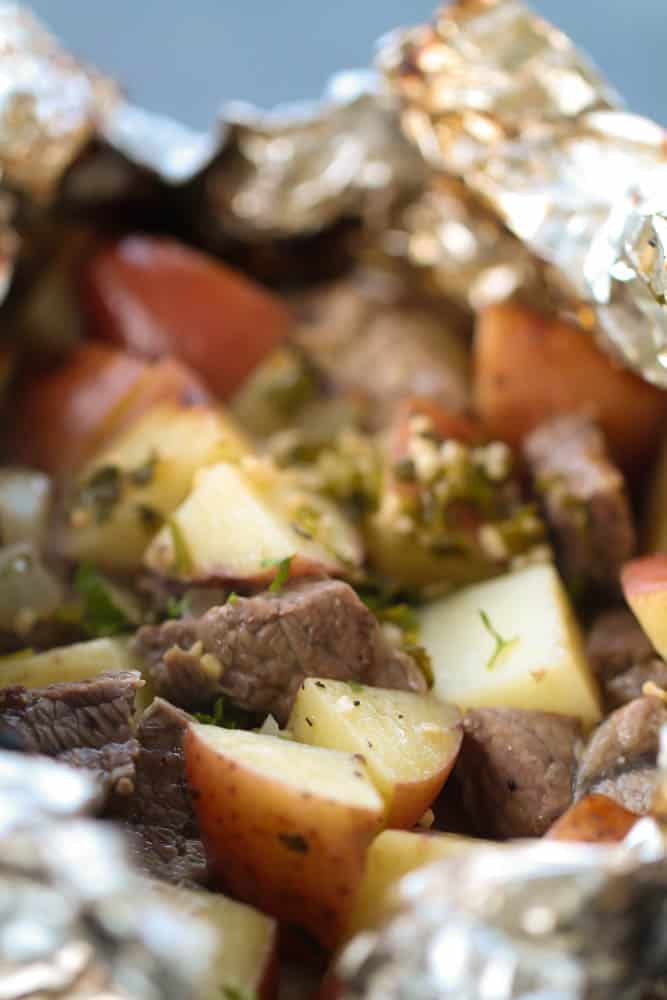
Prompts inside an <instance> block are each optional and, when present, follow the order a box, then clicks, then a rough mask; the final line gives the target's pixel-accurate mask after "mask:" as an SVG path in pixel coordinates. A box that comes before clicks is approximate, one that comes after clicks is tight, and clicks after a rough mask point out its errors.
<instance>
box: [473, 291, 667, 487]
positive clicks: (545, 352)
mask: <svg viewBox="0 0 667 1000" xmlns="http://www.w3.org/2000/svg"><path fill="white" fill-rule="evenodd" d="M474 358H475V381H474V384H475V395H476V400H475V403H476V410H477V412H478V414H479V417H480V419H481V421H482V423H483V425H484V427H485V429H486V430H487V432H488V434H489V436H490V437H493V438H500V439H501V440H503V441H507V442H508V443H509V444H511V445H513V446H518V445H519V444H520V443H521V441H522V439H523V438H524V437H525V435H526V434H528V432H529V431H531V430H533V428H535V427H536V426H537V425H538V424H540V423H542V422H543V421H544V420H547V419H548V418H550V417H553V416H557V415H559V414H567V413H569V414H571V413H577V412H579V413H581V412H589V413H591V415H592V416H593V418H594V419H595V420H596V422H597V423H598V424H599V425H600V427H601V428H602V430H603V431H604V432H605V434H606V436H607V440H608V443H609V446H610V448H611V451H612V453H613V455H614V457H615V459H616V460H617V461H618V462H619V463H620V464H621V465H622V466H623V467H624V468H626V469H637V468H639V467H641V466H643V465H644V464H645V463H646V462H647V461H648V460H650V459H651V457H652V456H653V455H654V454H655V451H656V448H657V446H658V443H659V441H660V439H661V437H662V434H663V430H664V426H665V421H666V420H667V393H666V392H664V391H662V390H661V389H657V388H656V387H655V386H652V385H649V383H648V382H645V381H644V380H643V379H641V378H639V376H637V375H634V374H633V373H632V372H630V371H628V370H627V369H624V368H621V367H619V366H618V365H616V364H614V362H613V360H612V359H611V358H610V357H609V356H608V355H607V354H605V353H604V352H603V351H602V350H600V348H599V347H597V346H596V344H595V342H594V339H593V336H592V335H591V334H590V333H586V332H585V331H583V330H581V329H579V328H578V327H576V326H573V325H571V324H568V323H565V322H563V321H562V320H558V319H553V318H550V317H546V316H544V315H541V314H540V313H537V312H534V311H533V310H531V309H528V308H526V307H524V306H522V305H518V304H516V303H511V302H510V303H505V304H503V305H495V306H489V307H488V308H486V309H484V310H482V312H481V313H480V314H479V317H478V320H477V329H476V332H475V347H474Z"/></svg>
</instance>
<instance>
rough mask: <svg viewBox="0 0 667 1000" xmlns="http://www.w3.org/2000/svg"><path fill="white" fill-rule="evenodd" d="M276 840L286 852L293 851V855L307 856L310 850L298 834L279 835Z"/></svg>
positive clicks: (303, 838)
mask: <svg viewBox="0 0 667 1000" xmlns="http://www.w3.org/2000/svg"><path fill="white" fill-rule="evenodd" d="M278 840H279V841H280V843H281V844H283V845H284V846H285V847H286V848H287V850H288V851H294V853H295V854H308V851H309V850H310V848H309V846H308V841H307V840H306V838H305V837H303V836H302V835H301V834H300V833H279V834H278Z"/></svg>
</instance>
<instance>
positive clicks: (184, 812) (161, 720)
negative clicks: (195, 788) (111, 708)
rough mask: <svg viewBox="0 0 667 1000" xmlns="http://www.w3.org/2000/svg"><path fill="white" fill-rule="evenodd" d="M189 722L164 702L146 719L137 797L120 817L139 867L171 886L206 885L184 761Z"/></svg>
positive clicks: (126, 804) (159, 701)
mask: <svg viewBox="0 0 667 1000" xmlns="http://www.w3.org/2000/svg"><path fill="white" fill-rule="evenodd" d="M188 719H189V717H188V716H187V715H186V713H185V712H181V711H180V710H179V709H178V708H174V706H173V705H170V704H169V703H168V702H166V701H163V700H162V699H161V698H156V699H155V701H154V702H153V703H152V704H151V706H150V707H149V708H148V709H147V710H146V712H145V713H144V715H143V716H142V719H141V722H140V724H139V728H138V730H137V739H138V740H139V744H140V748H141V749H140V751H139V756H138V759H137V764H136V781H135V785H136V789H135V793H134V795H133V796H132V797H131V798H130V799H128V800H126V801H125V802H124V803H123V804H122V809H120V810H119V811H118V812H117V813H116V816H117V817H120V818H123V819H124V820H125V822H126V827H127V832H128V834H129V837H130V844H131V847H132V849H133V853H134V855H135V859H136V861H137V863H138V865H139V866H140V867H141V868H142V869H143V870H144V871H146V872H147V873H148V874H150V875H153V876H155V877H156V878H160V879H163V880H164V881H167V882H175V883H183V884H193V883H196V884H205V883H206V881H207V877H208V871H207V865H206V856H205V854H204V847H203V844H202V842H201V839H200V837H199V827H198V824H197V820H196V818H195V814H194V810H193V808H192V801H191V798H190V791H189V787H188V781H187V777H186V774H185V762H184V759H183V748H182V741H183V732H184V730H185V727H186V726H187V724H188Z"/></svg>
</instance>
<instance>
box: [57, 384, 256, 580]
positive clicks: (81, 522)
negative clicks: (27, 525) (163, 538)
mask: <svg viewBox="0 0 667 1000" xmlns="http://www.w3.org/2000/svg"><path fill="white" fill-rule="evenodd" d="M247 447H248V446H247V445H246V444H245V441H244V438H243V436H242V434H241V432H240V431H239V430H238V428H236V427H235V425H234V423H233V422H232V421H231V420H230V418H229V417H228V416H227V415H226V414H225V413H224V412H223V411H222V410H220V409H218V408H213V407H207V406H192V407H188V406H183V405H179V404H177V403H162V404H160V405H158V406H156V407H154V408H153V409H151V410H149V411H148V412H147V413H145V414H144V415H143V416H142V417H140V418H139V420H138V421H137V422H136V423H134V424H132V426H131V427H130V428H129V429H127V430H125V431H123V432H122V433H121V434H120V435H119V436H118V437H116V438H115V439H114V440H113V441H112V442H111V443H110V444H109V445H108V446H107V447H105V448H104V449H103V450H102V451H101V452H100V453H98V454H97V455H96V456H95V458H94V460H93V461H92V462H90V463H89V464H88V465H87V466H86V468H85V469H84V470H83V472H82V474H81V476H80V482H82V483H85V482H87V481H89V480H90V478H91V476H93V475H94V474H95V472H96V470H99V469H104V468H115V469H119V470H120V471H121V473H132V471H133V470H138V469H141V468H142V466H145V465H146V463H149V462H152V468H151V470H150V474H149V475H148V476H147V481H145V482H132V481H131V480H127V478H125V479H124V482H123V491H122V495H121V497H120V499H119V500H118V501H117V502H116V503H115V504H114V505H113V507H112V508H111V510H110V513H109V516H108V517H106V518H105V519H104V520H101V521H100V520H99V519H98V518H96V517H95V516H94V511H83V515H82V511H81V510H78V511H77V510H76V507H75V506H74V509H72V510H70V511H69V512H68V521H67V524H66V526H65V529H64V531H63V534H62V539H61V542H60V548H61V550H62V551H63V553H64V554H65V555H66V556H67V557H68V558H71V559H76V560H90V561H91V562H94V563H95V565H96V566H99V567H101V568H103V569H107V570H111V571H114V570H116V571H127V572H130V571H133V570H137V569H139V568H140V566H141V560H142V557H143V554H144V552H145V550H146V546H147V545H148V543H149V541H150V540H151V537H152V536H154V535H155V533H156V531H157V530H158V528H159V526H160V519H161V518H164V517H167V516H168V515H170V514H171V513H172V511H173V510H175V508H176V507H177V506H178V504H180V503H181V502H182V501H183V500H184V499H185V497H186V496H187V494H188V492H189V490H190V488H191V486H192V480H193V477H194V475H195V473H196V472H197V470H198V469H200V468H202V467H203V466H206V465H209V464H212V463H214V462H218V461H220V460H221V459H223V458H225V459H227V460H232V459H233V460H235V459H236V458H237V457H239V456H240V454H241V453H244V452H245V450H246V448H247ZM147 511H148V512H149V513H150V512H152V513H153V514H154V515H157V517H156V518H151V519H150V520H147V518H146V516H145V515H146V512H147ZM86 513H88V514H89V515H91V516H88V517H86V516H85V515H86Z"/></svg>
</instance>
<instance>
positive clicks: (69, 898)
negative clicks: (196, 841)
mask: <svg viewBox="0 0 667 1000" xmlns="http://www.w3.org/2000/svg"><path fill="white" fill-rule="evenodd" d="M99 794H100V793H99V787H98V785H97V784H96V783H95V782H93V781H92V780H91V779H90V778H88V776H87V775H86V774H85V772H82V771H76V770H74V769H73V768H69V767H66V766H64V765H62V764H57V763H55V762H53V761H50V760H48V759H46V758H39V757H32V756H28V755H24V754H21V753H13V752H7V751H0V997H2V1000H41V998H44V997H47V996H48V997H50V998H53V1000H74V998H80V1000H201V998H203V997H206V996H209V995H210V994H209V993H208V992H205V988H206V984H207V976H208V970H209V963H210V961H211V959H212V956H213V954H214V940H213V934H212V932H211V930H210V929H209V927H208V926H207V925H205V924H203V923H201V922H200V921H197V920H194V919H193V918H190V917H186V916H184V915H183V913H182V912H181V911H180V910H176V909H174V908H173V907H172V906H170V905H169V903H168V902H167V901H165V900H164V898H163V897H162V896H160V895H158V894H156V893H155V892H153V891H152V890H150V889H149V888H147V887H146V884H145V883H144V882H143V881H142V879H141V878H140V877H139V875H137V874H135V873H134V872H133V871H132V869H131V867H130V865H129V862H128V860H127V857H126V853H125V843H124V840H123V838H122V836H121V834H120V833H119V832H117V831H116V830H115V829H114V828H113V827H112V826H111V825H109V824H106V823H102V822H99V821H97V822H96V821H94V820H92V819H90V818H88V814H89V813H90V812H91V810H94V809H95V808H96V807H97V805H98V804H99V803H98V800H99Z"/></svg>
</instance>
